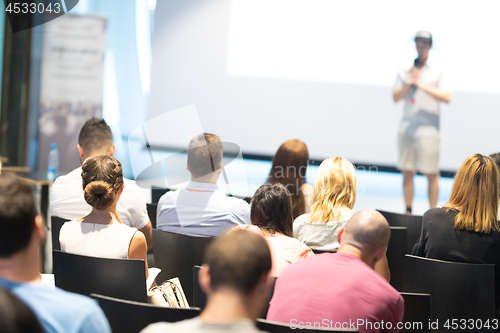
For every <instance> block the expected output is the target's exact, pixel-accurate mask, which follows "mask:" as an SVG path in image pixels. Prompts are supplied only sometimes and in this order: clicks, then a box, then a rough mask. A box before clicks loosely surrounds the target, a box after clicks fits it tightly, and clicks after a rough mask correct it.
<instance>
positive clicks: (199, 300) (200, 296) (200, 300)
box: [193, 265, 207, 310]
mask: <svg viewBox="0 0 500 333" xmlns="http://www.w3.org/2000/svg"><path fill="white" fill-rule="evenodd" d="M200 268H201V266H198V265H194V266H193V306H195V307H197V308H200V309H202V310H203V309H204V308H205V304H207V295H206V294H205V293H204V292H203V290H201V286H200V280H199V279H198V274H199V272H200Z"/></svg>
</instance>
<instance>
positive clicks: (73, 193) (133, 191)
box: [50, 118, 153, 249]
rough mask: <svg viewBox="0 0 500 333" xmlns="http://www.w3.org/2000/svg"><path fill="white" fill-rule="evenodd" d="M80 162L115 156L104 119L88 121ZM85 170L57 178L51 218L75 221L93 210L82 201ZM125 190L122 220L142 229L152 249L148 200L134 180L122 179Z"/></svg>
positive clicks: (82, 136)
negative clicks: (92, 158)
mask: <svg viewBox="0 0 500 333" xmlns="http://www.w3.org/2000/svg"><path fill="white" fill-rule="evenodd" d="M77 148H78V152H79V153H80V162H81V163H82V164H83V162H84V161H85V160H86V159H88V158H89V157H94V156H98V155H109V156H113V155H114V154H115V145H113V134H112V133H111V129H110V128H109V126H108V124H106V121H104V119H97V118H92V119H89V120H87V121H86V122H85V124H84V125H83V127H82V129H81V130H80V134H79V136H78V145H77ZM81 174H82V168H81V167H78V168H76V169H75V170H73V171H71V172H70V173H68V174H67V175H65V176H60V177H58V178H57V179H56V181H55V182H54V184H53V185H52V186H51V188H50V215H51V216H58V217H61V218H63V219H68V220H76V219H80V218H82V217H85V216H87V215H88V214H89V213H90V212H91V211H92V207H91V206H90V205H88V204H87V203H86V202H85V199H84V198H83V187H82V176H81ZM123 181H124V184H125V187H124V189H123V193H122V195H121V197H120V200H119V201H118V204H117V206H116V210H117V212H118V214H119V218H120V219H121V221H122V222H123V223H124V224H126V225H129V226H131V227H134V228H137V229H139V230H140V231H141V232H142V233H143V234H144V236H146V240H147V243H148V248H149V249H151V247H152V246H153V236H152V229H153V228H152V226H151V221H150V220H149V217H148V213H147V209H146V201H145V200H144V195H143V194H142V192H141V189H140V188H139V187H138V186H137V185H136V184H135V182H134V181H133V180H130V179H125V178H124V179H123Z"/></svg>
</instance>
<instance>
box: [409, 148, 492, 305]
mask: <svg viewBox="0 0 500 333" xmlns="http://www.w3.org/2000/svg"><path fill="white" fill-rule="evenodd" d="M499 181H500V176H499V174H498V167H497V165H496V163H495V162H494V161H493V159H492V158H490V157H488V156H483V155H481V154H474V155H471V156H469V157H468V158H467V159H466V160H465V162H464V163H463V164H462V166H461V167H460V169H459V170H458V172H457V174H456V176H455V181H454V183H453V187H452V189H451V196H450V200H448V202H447V203H446V205H444V206H443V207H441V208H432V209H429V210H428V211H427V212H426V213H425V214H424V216H423V218H422V232H421V234H420V239H419V240H418V241H417V243H416V244H415V246H414V247H413V254H414V255H417V256H421V257H426V258H432V259H439V260H447V261H455V262H464V263H479V264H494V265H495V279H496V282H495V293H496V296H495V302H496V306H497V314H498V313H500V312H499V310H500V226H499V223H498V220H497V212H498V192H499Z"/></svg>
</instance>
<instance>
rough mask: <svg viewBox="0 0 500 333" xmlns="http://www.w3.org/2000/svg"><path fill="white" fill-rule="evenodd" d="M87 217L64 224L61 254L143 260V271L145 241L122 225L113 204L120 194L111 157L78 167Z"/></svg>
mask: <svg viewBox="0 0 500 333" xmlns="http://www.w3.org/2000/svg"><path fill="white" fill-rule="evenodd" d="M81 177H82V179H83V192H84V198H85V201H86V202H87V203H88V204H89V205H90V206H91V207H92V211H91V212H90V214H88V215H87V216H85V217H83V218H81V219H78V220H73V221H69V222H66V223H64V225H63V226H62V228H61V231H60V235H59V242H60V243H61V250H62V251H64V252H69V253H74V254H80V255H86V256H93V257H102V258H118V259H126V258H130V259H143V260H144V262H145V265H146V277H147V276H148V270H147V252H148V249H147V244H146V238H145V237H144V235H143V234H142V232H140V231H139V230H137V229H136V228H132V227H129V226H128V225H124V224H122V222H121V220H120V216H119V215H118V213H117V211H116V210H117V204H118V202H119V200H120V196H121V195H122V194H123V189H124V184H123V173H122V165H121V164H120V162H118V161H117V160H116V159H115V158H114V157H111V156H108V155H100V156H96V157H90V158H88V159H87V161H86V162H85V163H83V166H82V176H81Z"/></svg>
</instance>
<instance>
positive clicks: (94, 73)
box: [38, 14, 106, 173]
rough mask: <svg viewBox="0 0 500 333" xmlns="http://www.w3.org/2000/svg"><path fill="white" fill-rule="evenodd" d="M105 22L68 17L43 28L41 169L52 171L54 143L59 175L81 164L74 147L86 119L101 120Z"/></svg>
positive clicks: (58, 19)
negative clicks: (57, 151) (51, 156)
mask: <svg viewBox="0 0 500 333" xmlns="http://www.w3.org/2000/svg"><path fill="white" fill-rule="evenodd" d="M105 49H106V19H105V18H103V17H97V16H79V15H70V14H66V15H64V16H61V17H59V18H57V19H56V20H53V21H50V22H48V23H46V24H45V25H44V37H43V50H42V64H41V86H40V118H39V150H38V151H39V155H38V170H40V171H45V170H47V167H48V155H49V152H50V146H51V144H52V143H56V144H57V148H58V150H59V171H60V172H62V173H64V172H68V171H71V170H73V169H74V168H76V167H78V166H79V165H80V159H79V155H78V150H77V148H76V145H77V143H78V133H79V131H80V128H81V127H82V125H83V124H84V123H85V121H86V120H87V119H89V118H92V117H102V99H103V76H104V52H105Z"/></svg>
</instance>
